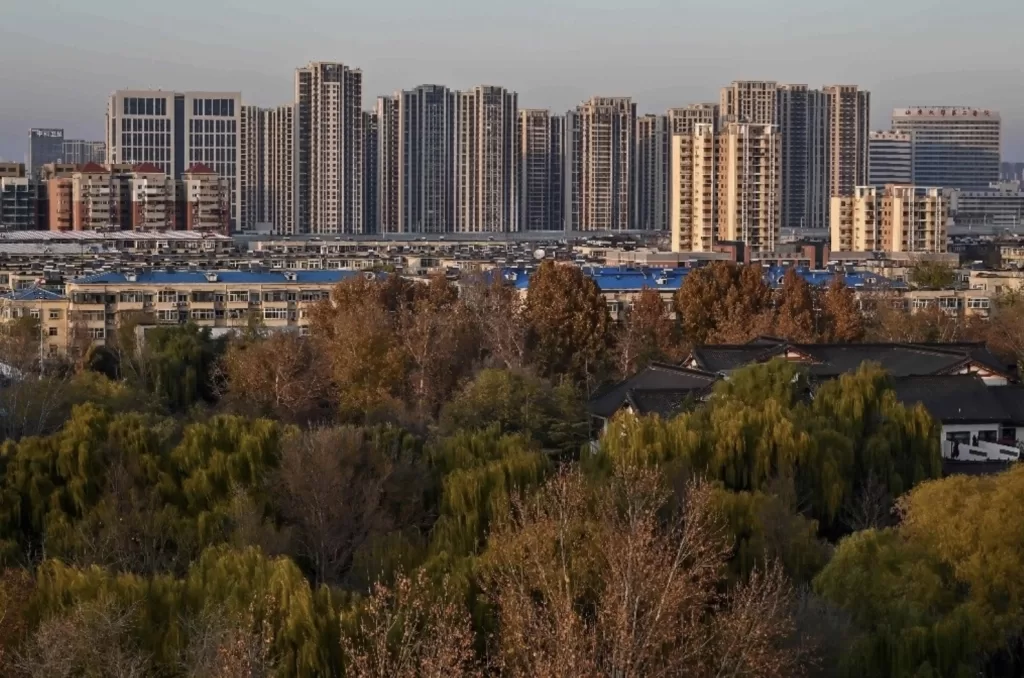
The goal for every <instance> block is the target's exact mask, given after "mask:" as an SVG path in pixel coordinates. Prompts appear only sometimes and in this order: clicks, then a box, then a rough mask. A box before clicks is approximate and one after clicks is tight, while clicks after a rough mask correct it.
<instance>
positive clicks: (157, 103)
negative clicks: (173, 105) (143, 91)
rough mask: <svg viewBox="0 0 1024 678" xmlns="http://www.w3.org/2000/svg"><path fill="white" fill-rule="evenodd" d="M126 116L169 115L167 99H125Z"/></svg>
mask: <svg viewBox="0 0 1024 678" xmlns="http://www.w3.org/2000/svg"><path fill="white" fill-rule="evenodd" d="M124 114H125V115H167V99H164V98H160V99H154V98H143V97H125V98H124Z"/></svg>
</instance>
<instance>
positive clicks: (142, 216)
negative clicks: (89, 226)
mask: <svg viewBox="0 0 1024 678" xmlns="http://www.w3.org/2000/svg"><path fill="white" fill-rule="evenodd" d="M207 171H209V172H211V173H212V170H207ZM104 179H105V180H106V179H109V186H110V195H111V202H112V203H113V202H114V201H117V200H120V201H121V205H122V207H121V210H120V214H121V215H122V218H121V223H120V226H121V228H124V229H130V230H133V231H168V230H174V229H175V228H176V226H177V225H178V223H177V220H176V218H175V217H176V216H177V215H176V214H175V209H176V203H177V198H178V195H177V186H176V182H175V181H174V177H169V176H167V175H166V174H164V173H163V171H162V170H161V169H160V168H159V167H157V166H156V165H154V164H152V163H142V164H139V165H136V166H135V167H132V168H131V170H130V171H128V170H127V168H125V171H119V170H118V169H117V168H111V171H110V172H109V173H108V174H107V176H106V177H105V178H104ZM94 186H97V187H99V186H102V184H99V183H96V184H94ZM101 190H102V189H101ZM181 195H182V197H185V196H187V195H188V193H187V191H182V194H181ZM225 207H226V206H225ZM112 211H113V212H114V213H117V212H118V210H117V208H116V207H115V206H113V205H112ZM224 216H225V217H227V212H226V211H225V213H224ZM102 226H113V224H102ZM221 232H227V224H226V223H225V227H224V228H223V229H221Z"/></svg>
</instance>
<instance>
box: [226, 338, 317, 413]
mask: <svg viewBox="0 0 1024 678" xmlns="http://www.w3.org/2000/svg"><path fill="white" fill-rule="evenodd" d="M316 348H317V347H316V346H315V345H314V344H313V342H312V341H310V339H308V338H307V337H302V336H299V335H298V334H297V333H292V332H274V333H272V334H270V335H269V336H267V337H266V338H259V337H253V338H248V339H245V338H236V339H235V340H233V341H232V342H231V343H230V344H229V345H228V348H227V351H225V353H224V355H223V357H222V358H221V360H220V363H219V365H218V371H217V374H218V377H219V379H218V380H219V381H220V382H222V383H221V387H220V391H221V399H222V401H224V404H225V405H227V406H228V407H230V408H233V409H235V410H237V411H240V412H248V413H250V414H253V415H256V416H272V417H274V418H275V419H279V420H282V421H288V422H295V423H303V422H309V421H311V420H313V421H315V420H319V419H322V418H324V417H325V416H326V415H327V413H326V412H324V405H325V403H327V402H329V398H330V397H331V395H332V394H331V389H330V384H329V382H328V379H329V375H328V374H326V373H325V371H324V369H323V366H322V364H321V356H320V355H319V354H318V353H317V351H316Z"/></svg>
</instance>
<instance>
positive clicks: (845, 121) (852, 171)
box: [822, 85, 871, 197]
mask: <svg viewBox="0 0 1024 678" xmlns="http://www.w3.org/2000/svg"><path fill="white" fill-rule="evenodd" d="M822 91H823V92H824V95H825V105H826V119H827V121H828V138H827V143H828V190H829V195H830V196H833V197H834V196H837V195H852V194H853V189H854V188H856V187H857V186H864V185H866V184H867V183H868V138H869V136H870V131H871V121H870V117H871V94H870V93H869V92H865V91H863V90H861V89H860V88H859V87H857V86H856V85H830V86H828V87H825V88H824V89H823V90H822Z"/></svg>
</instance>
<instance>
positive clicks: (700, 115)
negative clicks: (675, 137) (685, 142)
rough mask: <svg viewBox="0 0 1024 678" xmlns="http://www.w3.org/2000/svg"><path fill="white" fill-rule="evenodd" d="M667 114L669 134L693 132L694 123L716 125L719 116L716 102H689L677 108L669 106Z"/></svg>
mask: <svg viewBox="0 0 1024 678" xmlns="http://www.w3.org/2000/svg"><path fill="white" fill-rule="evenodd" d="M665 115H666V116H668V127H669V134H693V129H694V126H695V125H701V124H703V125H714V126H716V127H717V125H718V118H719V106H718V104H708V103H704V104H690V105H689V106H681V107H679V108H670V109H668V111H666V113H665Z"/></svg>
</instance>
